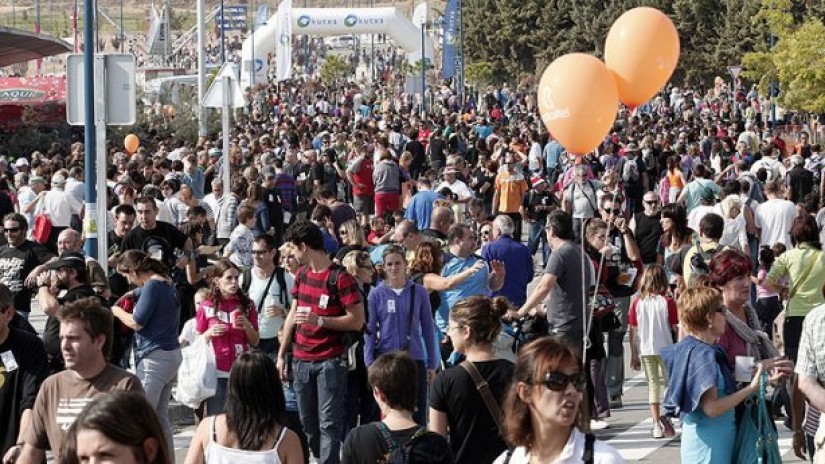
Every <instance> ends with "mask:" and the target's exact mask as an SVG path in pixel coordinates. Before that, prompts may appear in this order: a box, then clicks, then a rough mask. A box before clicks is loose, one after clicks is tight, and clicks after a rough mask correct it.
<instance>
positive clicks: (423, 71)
mask: <svg viewBox="0 0 825 464" xmlns="http://www.w3.org/2000/svg"><path fill="white" fill-rule="evenodd" d="M426 29H427V21H424V22H423V23H421V117H424V116H425V115H426V113H427V101H426V98H427V57H426V55H425V54H424V35H425V34H424V31H425V30H426Z"/></svg>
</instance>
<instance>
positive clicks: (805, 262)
mask: <svg viewBox="0 0 825 464" xmlns="http://www.w3.org/2000/svg"><path fill="white" fill-rule="evenodd" d="M809 269H810V270H809ZM805 274H807V276H805V277H804V280H803V281H801V282H800V279H801V278H803V276H804V275H805ZM784 276H788V278H789V279H788V282H789V283H788V292H789V294H788V295H789V297H790V300H789V301H788V309H787V316H788V317H792V316H801V317H804V316H806V315H808V313H809V312H810V311H811V310H812V309H814V308H816V307H817V306H819V305H821V304H823V303H825V297H823V296H822V284H823V282H825V253H823V252H822V251H820V250H817V249H816V248H813V247H812V246H810V245H809V244H807V243H803V244H801V245H798V246H797V247H796V248H793V249H792V250H789V251H786V252H785V253H783V254H782V256H780V257H779V258H777V259H776V261H774V262H773V266H771V270H770V271H768V276H767V277H766V278H765V282H767V283H769V284H770V285H774V286H775V285H776V282H777V281H778V280H779V279H780V278H782V277H784Z"/></svg>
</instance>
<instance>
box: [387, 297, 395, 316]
mask: <svg viewBox="0 0 825 464" xmlns="http://www.w3.org/2000/svg"><path fill="white" fill-rule="evenodd" d="M387 312H388V313H390V314H393V313H395V300H389V301H387Z"/></svg>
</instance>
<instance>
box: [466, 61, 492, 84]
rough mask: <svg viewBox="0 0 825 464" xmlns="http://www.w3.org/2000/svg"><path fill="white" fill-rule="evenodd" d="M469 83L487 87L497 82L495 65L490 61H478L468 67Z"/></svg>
mask: <svg viewBox="0 0 825 464" xmlns="http://www.w3.org/2000/svg"><path fill="white" fill-rule="evenodd" d="M465 72H466V73H467V82H468V83H469V84H471V85H475V86H477V87H486V86H488V85H490V84H492V83H493V82H495V72H494V71H493V64H492V63H490V62H489V61H476V62H475V63H470V64H468V65H467V67H466V69H465Z"/></svg>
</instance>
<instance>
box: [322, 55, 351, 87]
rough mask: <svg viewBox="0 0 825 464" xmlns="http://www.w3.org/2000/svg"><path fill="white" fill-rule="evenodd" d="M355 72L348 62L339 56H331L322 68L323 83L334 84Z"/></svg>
mask: <svg viewBox="0 0 825 464" xmlns="http://www.w3.org/2000/svg"><path fill="white" fill-rule="evenodd" d="M353 72H354V70H353V69H352V66H351V65H350V64H349V62H347V61H346V60H344V59H342V58H340V57H338V56H337V55H329V56H327V58H326V61H324V64H323V66H321V82H323V83H324V84H327V85H329V84H333V83H335V82H338V81H340V80H342V79H345V78H346V77H347V76H349V75H351V74H352V73H353Z"/></svg>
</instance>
